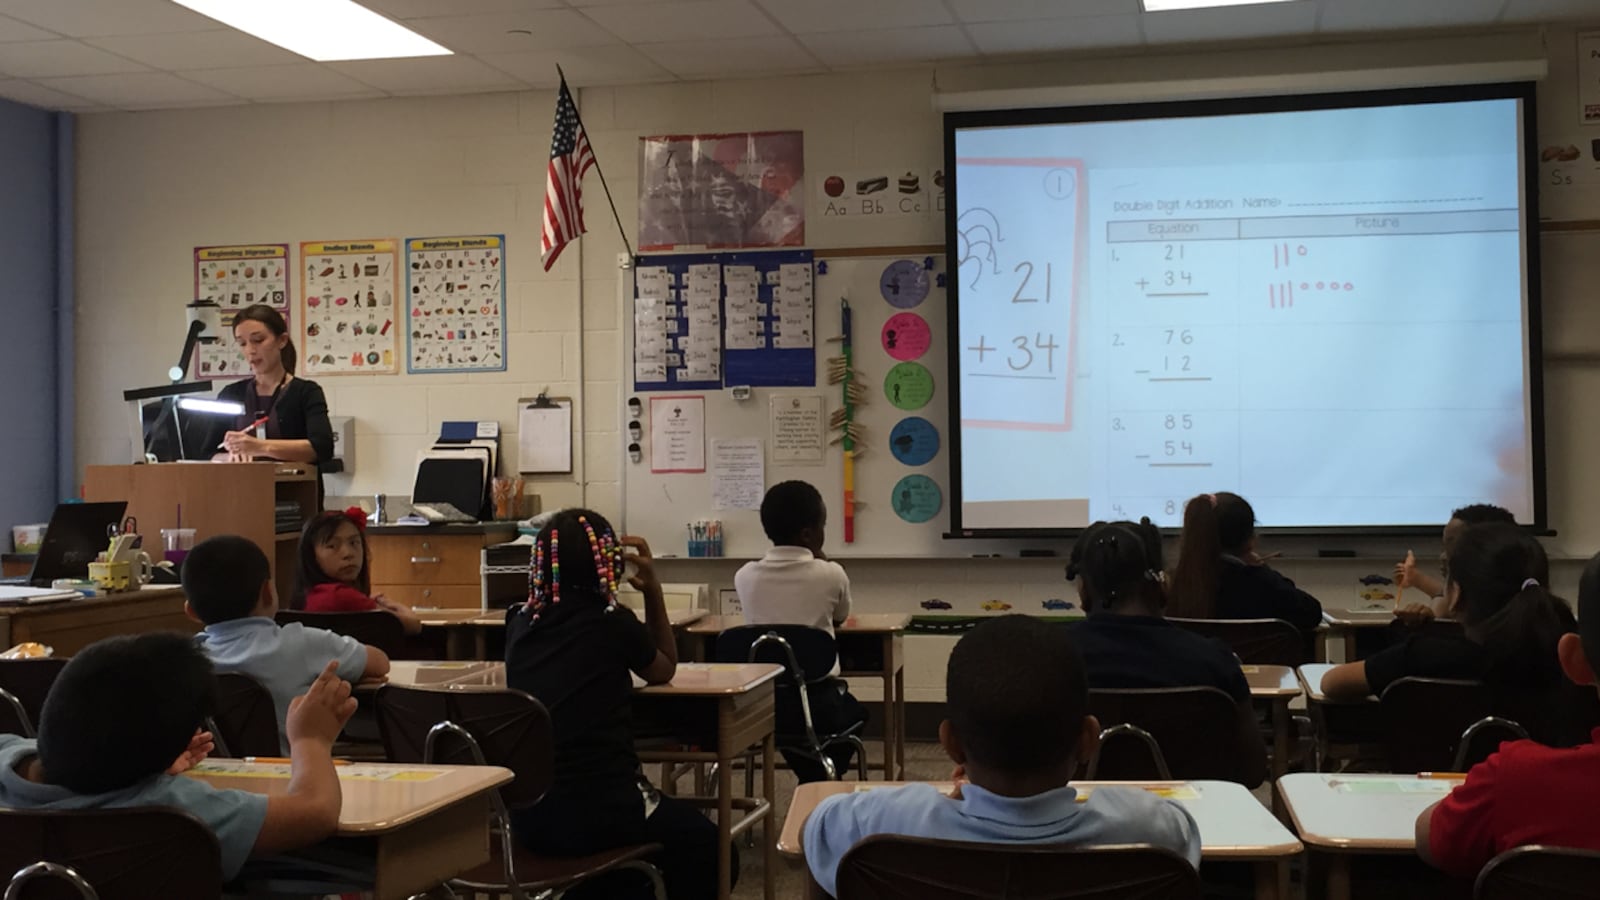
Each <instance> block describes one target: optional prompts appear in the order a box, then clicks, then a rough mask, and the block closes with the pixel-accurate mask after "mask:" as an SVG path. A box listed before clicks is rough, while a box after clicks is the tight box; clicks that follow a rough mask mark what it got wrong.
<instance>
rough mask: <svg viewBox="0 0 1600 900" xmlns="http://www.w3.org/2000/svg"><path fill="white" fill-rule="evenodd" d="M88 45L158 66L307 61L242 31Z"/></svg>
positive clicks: (94, 41)
mask: <svg viewBox="0 0 1600 900" xmlns="http://www.w3.org/2000/svg"><path fill="white" fill-rule="evenodd" d="M84 43H86V44H91V45H93V46H96V47H99V48H101V49H103V50H109V51H111V52H112V53H115V54H117V55H118V56H126V57H127V58H129V59H131V60H133V61H134V62H140V63H144V64H145V65H147V66H150V67H151V68H155V69H166V70H168V71H173V70H176V69H222V68H229V67H237V66H274V65H287V64H289V63H295V62H304V61H305V57H302V56H300V55H299V54H296V53H290V52H289V51H288V50H285V49H283V48H282V47H278V46H276V45H273V44H269V43H267V42H266V41H263V40H261V39H260V38H254V37H251V36H250V35H248V34H245V33H244V32H242V31H235V30H234V29H232V28H224V29H222V30H220V31H195V32H185V33H182V34H140V35H128V36H127V37H101V38H88V39H86V40H85V41H84Z"/></svg>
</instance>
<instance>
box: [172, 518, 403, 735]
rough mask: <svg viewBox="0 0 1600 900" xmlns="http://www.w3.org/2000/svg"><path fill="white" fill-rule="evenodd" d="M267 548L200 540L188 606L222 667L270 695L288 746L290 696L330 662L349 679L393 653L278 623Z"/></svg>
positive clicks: (188, 565) (187, 583)
mask: <svg viewBox="0 0 1600 900" xmlns="http://www.w3.org/2000/svg"><path fill="white" fill-rule="evenodd" d="M270 573H271V568H270V566H269V565H268V564H267V556H266V554H264V553H262V552H261V548H260V547H257V546H256V545H255V544H254V543H253V542H251V541H250V540H248V539H246V538H242V537H239V536H238V535H221V536H219V537H214V538H211V539H209V540H205V541H202V542H200V544H199V545H198V546H196V547H195V548H194V549H193V550H190V551H189V555H188V556H187V557H186V558H185V559H184V561H183V592H184V594H185V595H186V596H187V598H188V601H187V602H186V603H185V604H184V612H185V613H187V614H188V616H189V618H191V619H193V620H195V621H196V622H199V623H201V624H202V625H204V626H205V630H203V631H201V632H200V634H198V635H196V640H197V641H199V644H200V647H201V648H202V649H204V650H205V652H206V655H208V656H210V657H211V662H212V663H213V664H214V665H215V666H216V669H217V671H218V672H219V673H223V674H226V673H230V672H237V673H239V674H242V675H248V676H250V677H251V678H253V679H255V680H256V681H258V682H260V683H261V686H262V687H264V688H266V689H267V693H269V694H271V695H272V704H273V706H274V708H275V709H276V710H277V713H278V727H279V730H280V734H281V735H282V736H281V738H280V740H281V741H282V742H283V747H284V749H285V750H288V749H289V745H288V737H287V735H286V734H285V733H284V731H283V730H284V728H285V721H286V716H287V715H288V712H289V701H290V700H292V699H293V698H295V697H298V696H299V695H301V694H303V693H305V691H306V688H308V687H309V686H310V685H311V683H312V682H313V681H315V680H316V679H317V674H318V673H319V672H321V671H323V668H324V667H325V666H327V665H328V664H329V661H330V660H331V661H332V662H333V663H334V664H335V672H336V674H337V675H338V676H339V677H340V678H342V679H344V680H345V681H349V682H357V681H361V680H362V679H365V678H379V677H382V676H384V675H387V674H389V657H388V656H386V655H385V654H384V652H383V651H382V650H379V649H378V648H376V647H369V646H367V645H366V644H363V643H361V642H360V641H357V640H355V639H354V638H350V637H346V636H344V635H342V634H334V633H333V632H331V631H326V630H324V629H321V628H307V627H305V626H304V625H301V624H300V623H298V622H294V623H290V624H288V625H284V626H281V627H280V626H279V625H278V623H277V622H275V621H273V616H274V615H276V614H277V612H278V594H277V591H275V590H273V587H272V580H271V578H270V577H269V576H270Z"/></svg>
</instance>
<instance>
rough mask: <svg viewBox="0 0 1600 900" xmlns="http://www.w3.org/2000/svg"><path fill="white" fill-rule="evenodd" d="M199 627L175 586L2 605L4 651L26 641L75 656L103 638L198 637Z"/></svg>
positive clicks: (1, 644)
mask: <svg viewBox="0 0 1600 900" xmlns="http://www.w3.org/2000/svg"><path fill="white" fill-rule="evenodd" d="M199 630H200V626H199V625H198V624H196V623H195V622H194V621H193V620H191V619H190V618H189V617H188V616H185V615H184V614H183V589H182V588H180V587H178V586H177V585H162V586H159V587H157V586H146V587H145V589H144V590H139V591H128V592H126V593H121V594H102V595H100V596H98V597H85V598H83V599H82V600H69V601H66V602H64V603H40V604H37V605H34V606H0V650H3V649H5V648H7V647H11V646H13V645H16V644H20V643H22V642H24V641H38V642H39V643H41V644H47V645H49V646H50V647H52V648H54V650H55V655H56V656H71V655H73V654H74V653H77V652H78V651H79V650H82V649H83V648H85V647H87V646H89V645H90V644H92V643H94V642H95V641H98V640H101V639H102V638H108V637H112V636H113V635H119V634H143V633H144V632H147V631H181V632H184V633H185V634H194V633H195V632H196V631H199Z"/></svg>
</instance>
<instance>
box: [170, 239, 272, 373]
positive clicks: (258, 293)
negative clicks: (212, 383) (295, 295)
mask: <svg viewBox="0 0 1600 900" xmlns="http://www.w3.org/2000/svg"><path fill="white" fill-rule="evenodd" d="M290 274H291V273H290V271H289V245H288V244H239V245H232V246H226V247H196V248H194V299H195V300H197V301H201V302H210V303H215V304H216V305H217V306H218V307H220V310H221V313H220V316H219V319H220V322H221V325H222V329H223V332H224V333H223V334H213V333H211V332H207V333H206V335H205V336H206V337H211V338H216V340H214V341H210V342H208V343H202V344H199V345H197V346H196V347H195V349H194V363H193V365H194V368H193V369H191V370H190V371H191V373H192V374H193V375H195V376H197V377H199V378H205V379H213V378H242V377H244V376H246V375H249V374H250V366H249V364H248V363H246V362H245V358H244V351H243V350H241V349H239V346H238V345H237V344H235V343H234V341H233V331H232V329H233V317H234V316H235V315H237V314H238V312H239V310H241V309H244V308H245V307H247V306H253V305H255V304H257V303H265V304H266V305H268V306H270V307H272V308H273V309H276V310H278V311H279V312H281V313H283V314H284V318H285V319H287V318H289V276H290Z"/></svg>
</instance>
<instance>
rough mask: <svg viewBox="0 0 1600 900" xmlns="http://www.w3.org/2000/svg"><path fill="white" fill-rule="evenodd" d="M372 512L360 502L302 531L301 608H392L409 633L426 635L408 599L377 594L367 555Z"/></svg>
mask: <svg viewBox="0 0 1600 900" xmlns="http://www.w3.org/2000/svg"><path fill="white" fill-rule="evenodd" d="M370 555H371V554H369V553H368V552H367V514H366V512H365V511H363V510H362V509H361V508H360V507H358V506H352V507H350V508H349V509H347V510H345V511H344V512H338V511H336V510H326V511H324V512H320V513H317V515H316V516H315V517H313V518H312V520H311V521H310V522H307V523H306V527H305V530H304V531H302V532H301V533H300V573H299V580H298V581H297V582H296V583H295V604H294V606H295V608H296V609H303V610H305V611H306V612H368V611H370V610H374V609H381V610H383V611H385V612H387V613H391V614H392V615H394V616H395V618H397V619H399V620H400V624H401V625H402V626H404V627H405V632H406V634H420V633H421V632H422V620H421V619H419V618H418V617H417V614H416V613H414V612H412V611H411V607H409V606H406V605H405V604H404V603H396V602H394V601H393V600H390V599H389V598H388V597H385V596H383V595H382V594H379V595H377V596H372V573H371V572H370V571H369V568H368V562H367V559H368V557H369V556H370Z"/></svg>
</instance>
